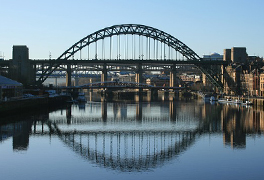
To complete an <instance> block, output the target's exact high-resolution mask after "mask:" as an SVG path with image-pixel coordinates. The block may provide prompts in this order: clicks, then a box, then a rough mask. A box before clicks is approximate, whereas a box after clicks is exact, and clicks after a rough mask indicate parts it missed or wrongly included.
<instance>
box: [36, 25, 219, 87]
mask: <svg viewBox="0 0 264 180" xmlns="http://www.w3.org/2000/svg"><path fill="white" fill-rule="evenodd" d="M122 35H132V36H134V35H136V36H137V37H138V39H139V43H138V46H139V50H138V53H139V54H138V55H139V57H138V58H136V55H134V56H132V57H131V58H130V59H128V58H122V59H121V58H120V56H121V55H120V47H117V48H116V49H117V57H116V59H115V60H119V61H120V60H127V63H131V61H130V60H141V58H142V60H143V56H144V54H141V53H142V52H140V51H141V50H140V46H143V44H144V43H143V42H142V40H141V39H140V38H141V37H145V38H146V39H147V41H149V44H148V42H146V46H147V48H146V49H148V50H146V52H145V53H146V59H145V60H144V62H146V61H149V63H153V60H155V61H157V60H159V62H158V63H162V62H166V61H178V60H177V52H178V53H179V54H180V55H182V57H183V58H185V61H186V62H200V61H203V60H202V59H201V58H200V57H199V56H198V55H197V54H196V53H195V52H194V51H193V50H192V49H191V48H189V47H188V46H187V45H186V44H184V43H183V42H181V41H180V40H178V39H177V38H175V37H174V36H172V35H170V34H168V33H166V32H164V31H161V30H159V29H156V28H153V27H150V26H146V25H140V24H121V25H114V26H110V27H106V28H104V29H101V30H98V31H96V32H94V33H92V34H90V35H88V36H86V37H84V38H82V39H81V40H79V41H78V42H76V43H75V44H74V45H72V46H71V47H70V48H68V49H67V50H66V51H65V52H64V53H62V54H61V55H60V56H59V57H58V58H57V59H56V61H55V62H53V63H51V64H50V65H49V67H48V68H46V69H45V70H44V71H43V73H42V75H41V76H40V77H39V79H38V80H37V83H38V84H42V83H43V82H44V81H45V80H46V79H47V78H48V77H49V76H50V75H51V74H52V72H54V71H55V70H56V69H57V68H58V67H59V66H60V65H62V64H63V63H64V62H67V60H70V59H71V58H72V59H74V56H75V55H76V54H78V52H79V53H80V59H82V58H81V51H82V50H83V49H84V48H85V47H88V54H89V46H90V45H92V44H95V49H96V50H95V57H94V59H90V58H89V55H88V60H87V62H89V60H99V58H98V49H99V48H98V46H97V42H99V41H100V40H104V39H106V38H110V50H109V52H110V53H109V54H110V57H109V58H105V57H103V55H101V56H102V58H101V59H100V60H101V61H102V62H104V63H107V62H108V61H109V62H112V61H111V58H112V55H111V51H112V50H113V49H114V47H113V45H112V44H111V43H112V37H113V36H117V37H118V38H119V41H118V40H117V42H116V43H119V46H120V36H122ZM150 40H152V41H154V43H152V45H153V46H154V48H153V50H152V51H153V52H154V54H156V55H154V57H152V58H151V57H150V51H151V43H150ZM134 41H135V39H134ZM155 42H156V43H157V44H155ZM158 42H159V43H161V44H162V43H163V45H164V48H163V46H162V45H160V47H158V46H159V44H158ZM102 44H103V45H102V47H103V46H104V43H102ZM155 45H156V47H155ZM165 45H166V46H167V47H168V48H169V50H167V51H169V52H167V54H169V57H170V53H171V52H170V50H174V51H175V52H176V59H175V60H173V59H171V58H166V52H165V51H166V49H165ZM125 46H126V45H125ZM132 46H136V42H134V44H133V43H132ZM132 46H131V47H132ZM127 48H128V45H127ZM155 48H156V49H155ZM158 48H160V49H158ZM105 51H106V50H102V54H105ZM126 51H127V50H126ZM132 51H133V50H132ZM135 51H136V50H134V54H135ZM142 51H143V50H142ZM158 51H161V52H160V54H159V52H158ZM118 53H119V54H118ZM126 53H127V54H128V52H126ZM159 55H161V56H160V57H161V58H160V59H158V56H159ZM140 56H142V57H140ZM76 61H77V60H76ZM129 61H130V62H129ZM174 64H176V63H175V62H174ZM187 64H190V63H187ZM196 66H197V67H198V68H199V69H200V70H201V71H202V72H203V73H204V74H206V75H207V77H208V78H209V80H210V81H211V82H212V83H213V84H214V85H216V86H217V87H222V84H221V83H220V81H219V79H216V78H215V77H217V76H215V75H214V74H213V73H214V72H213V71H211V72H209V69H208V68H206V66H204V65H196Z"/></svg>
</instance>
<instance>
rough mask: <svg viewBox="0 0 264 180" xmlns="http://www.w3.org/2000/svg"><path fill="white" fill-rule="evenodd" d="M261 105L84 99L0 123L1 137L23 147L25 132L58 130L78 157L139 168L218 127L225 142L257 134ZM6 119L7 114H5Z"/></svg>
mask: <svg viewBox="0 0 264 180" xmlns="http://www.w3.org/2000/svg"><path fill="white" fill-rule="evenodd" d="M263 117H264V116H263V111H259V110H254V109H253V108H245V107H236V106H225V105H224V106H223V105H218V104H214V105H211V104H198V103H197V102H196V101H194V102H192V103H190V102H178V101H169V102H157V103H149V102H137V103H131V104H128V103H109V102H106V101H102V102H89V103H86V104H84V107H83V106H78V105H71V106H68V107H67V108H65V109H63V110H59V111H54V112H51V113H42V114H41V115H36V116H31V117H24V118H23V119H22V121H18V120H21V119H19V118H20V117H18V119H17V121H18V122H14V123H10V124H3V125H0V141H5V140H7V139H9V138H11V137H12V138H13V149H14V150H15V151H18V150H27V148H28V146H29V138H30V135H35V134H38V135H42V136H47V135H48V136H51V137H52V136H58V137H59V138H60V140H61V141H62V142H63V143H64V144H65V145H67V146H68V147H70V149H72V150H73V151H74V152H76V153H77V154H79V155H80V156H81V157H83V158H85V159H87V160H89V161H91V162H93V163H96V164H97V165H99V166H102V167H108V168H111V169H119V170H121V171H138V170H146V169H148V168H155V167H158V166H161V165H163V164H164V163H165V162H167V161H168V160H170V159H173V158H176V157H177V156H179V155H181V153H183V152H184V151H186V150H188V148H190V147H191V146H192V144H193V143H195V140H196V139H197V138H199V137H200V136H201V135H202V134H206V133H210V134H212V133H217V134H219V133H222V134H223V142H224V144H225V145H227V146H230V147H232V148H240V149H241V148H242V149H243V148H245V147H246V137H247V135H248V134H250V135H258V134H262V133H263V130H264V125H263ZM6 121H8V120H6Z"/></svg>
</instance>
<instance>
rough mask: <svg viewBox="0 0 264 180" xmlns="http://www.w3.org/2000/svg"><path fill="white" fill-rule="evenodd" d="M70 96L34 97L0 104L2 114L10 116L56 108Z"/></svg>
mask: <svg viewBox="0 0 264 180" xmlns="http://www.w3.org/2000/svg"><path fill="white" fill-rule="evenodd" d="M68 98H69V97H68V96H54V97H48V96H46V97H44V96H43V97H34V98H23V99H18V100H12V101H4V102H1V103H0V114H1V116H2V115H9V114H16V113H20V112H23V111H34V110H39V109H41V108H44V107H50V106H56V105H60V104H63V103H66V101H67V100H68Z"/></svg>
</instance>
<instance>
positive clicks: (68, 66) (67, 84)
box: [66, 64, 72, 87]
mask: <svg viewBox="0 0 264 180" xmlns="http://www.w3.org/2000/svg"><path fill="white" fill-rule="evenodd" d="M71 77H72V70H71V65H70V64H68V65H67V70H66V86H67V87H69V86H71Z"/></svg>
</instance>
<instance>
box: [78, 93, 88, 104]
mask: <svg viewBox="0 0 264 180" xmlns="http://www.w3.org/2000/svg"><path fill="white" fill-rule="evenodd" d="M77 101H79V102H86V98H85V94H84V93H82V92H80V93H79V94H78V97H77Z"/></svg>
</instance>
